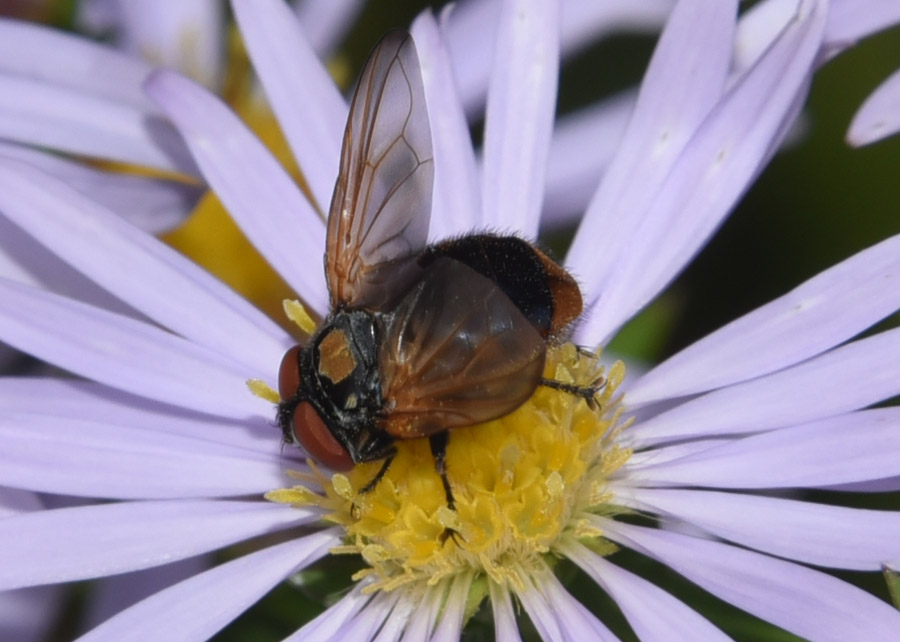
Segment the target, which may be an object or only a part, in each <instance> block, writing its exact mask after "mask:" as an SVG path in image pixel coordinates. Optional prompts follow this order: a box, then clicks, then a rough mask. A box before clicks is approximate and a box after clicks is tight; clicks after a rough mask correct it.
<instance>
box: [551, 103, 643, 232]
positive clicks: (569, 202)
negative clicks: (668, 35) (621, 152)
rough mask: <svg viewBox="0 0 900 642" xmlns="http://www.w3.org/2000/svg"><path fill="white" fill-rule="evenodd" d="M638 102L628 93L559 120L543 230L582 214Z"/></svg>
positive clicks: (553, 148) (567, 222)
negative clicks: (635, 102) (635, 103)
mask: <svg viewBox="0 0 900 642" xmlns="http://www.w3.org/2000/svg"><path fill="white" fill-rule="evenodd" d="M634 101H635V95H634V94H633V93H632V92H626V93H624V94H621V95H618V96H614V97H613V98H610V99H607V100H603V101H600V102H598V103H596V104H593V105H590V106H588V107H585V108H584V109H582V110H580V111H577V112H574V113H572V114H567V115H565V116H563V117H562V118H560V119H559V120H557V121H556V129H555V130H554V132H553V138H552V139H551V140H550V152H549V154H548V156H547V179H546V184H545V187H544V207H543V212H542V214H541V225H542V226H548V227H549V226H554V225H566V224H569V223H575V222H576V221H577V220H578V219H580V218H581V215H582V214H584V211H585V209H586V208H587V206H588V203H590V201H591V197H592V196H593V195H594V192H596V191H597V185H599V184H600V177H601V176H602V175H603V172H604V171H606V168H607V166H608V165H609V163H610V161H611V160H612V158H613V155H614V154H615V151H616V148H617V147H618V145H619V143H620V141H621V140H622V136H623V134H624V132H625V129H626V127H627V125H628V120H629V119H630V118H631V113H632V111H633V110H634Z"/></svg>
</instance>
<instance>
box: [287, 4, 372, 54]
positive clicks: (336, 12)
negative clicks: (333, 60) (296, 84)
mask: <svg viewBox="0 0 900 642" xmlns="http://www.w3.org/2000/svg"><path fill="white" fill-rule="evenodd" d="M296 5H297V7H296V12H297V19H298V20H299V21H300V25H301V26H302V27H303V31H304V32H305V33H306V35H307V37H308V38H309V42H310V44H311V45H312V47H313V49H314V50H315V51H316V52H317V53H318V54H319V56H321V57H327V56H330V55H331V54H332V52H333V51H334V50H335V49H336V48H337V46H338V45H339V44H340V43H341V41H342V40H343V39H344V36H346V35H347V32H348V31H349V30H350V27H351V26H352V25H353V22H354V21H355V19H356V17H357V15H359V13H360V11H362V8H363V5H364V3H363V2H362V0H330V1H329V2H316V0H300V2H297V3H296Z"/></svg>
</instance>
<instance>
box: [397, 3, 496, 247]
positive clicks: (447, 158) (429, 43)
mask: <svg viewBox="0 0 900 642" xmlns="http://www.w3.org/2000/svg"><path fill="white" fill-rule="evenodd" d="M411 32H412V35H413V39H414V40H415V42H416V50H417V52H418V54H419V64H420V66H421V68H422V83H423V86H424V89H425V100H426V103H427V104H428V120H429V122H430V123H431V137H432V146H433V151H434V164H435V167H437V168H438V169H437V170H436V171H435V174H434V197H433V198H432V200H431V203H432V207H431V223H430V225H429V228H428V236H429V238H430V239H431V240H432V241H437V240H441V239H445V238H448V237H451V236H456V235H459V234H464V233H466V232H470V231H471V230H473V229H476V228H477V227H478V224H479V222H480V221H481V216H480V209H479V208H480V207H481V197H480V194H479V184H478V180H479V179H478V167H477V163H476V161H475V151H474V149H473V147H472V138H471V136H470V134H469V125H468V123H467V122H466V115H465V114H464V113H463V111H462V106H461V104H460V101H459V97H458V96H457V93H456V82H455V80H454V78H453V70H452V69H451V68H450V61H449V58H448V54H447V50H446V46H445V43H444V41H443V38H442V37H441V33H440V30H439V28H438V25H437V23H436V22H435V19H434V16H433V15H432V13H431V12H430V11H424V12H422V13H421V14H419V16H418V17H417V18H416V19H415V20H414V21H413V24H412V29H411Z"/></svg>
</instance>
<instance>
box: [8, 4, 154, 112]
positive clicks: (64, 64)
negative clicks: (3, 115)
mask: <svg viewBox="0 0 900 642" xmlns="http://www.w3.org/2000/svg"><path fill="white" fill-rule="evenodd" d="M152 69H153V68H152V66H151V65H150V64H148V63H147V62H144V61H142V60H140V59H138V58H135V57H133V56H129V55H127V54H124V53H122V52H120V51H116V50H115V49H113V48H111V47H107V46H104V45H100V44H97V43H96V42H93V41H91V40H88V39H87V38H83V37H80V36H76V35H73V34H69V33H64V32H62V31H58V30H56V29H51V28H49V27H44V26H42V25H36V24H32V23H28V22H19V21H16V20H9V19H7V18H0V72H2V74H8V75H10V76H20V77H27V78H31V79H33V80H34V81H36V82H41V83H47V84H48V85H54V86H58V87H60V88H68V89H72V90H75V91H76V92H77V93H83V94H86V95H90V96H95V97H97V98H105V99H109V101H110V102H111V103H119V104H121V105H123V106H124V105H129V106H131V107H133V108H135V109H137V110H139V111H141V112H143V113H145V114H159V110H158V109H157V108H156V107H155V106H154V105H153V103H151V102H150V101H149V100H147V97H146V96H145V95H144V92H143V90H142V89H141V84H142V83H143V82H144V80H145V78H146V77H147V74H149V73H150V71H152Z"/></svg>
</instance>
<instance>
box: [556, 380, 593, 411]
mask: <svg viewBox="0 0 900 642" xmlns="http://www.w3.org/2000/svg"><path fill="white" fill-rule="evenodd" d="M605 384H606V381H605V380H604V379H603V377H601V378H599V379H597V380H596V381H594V382H593V383H591V385H589V386H578V385H575V384H574V383H566V382H564V381H557V380H556V379H544V378H543V377H541V380H540V385H542V386H545V387H547V388H553V389H554V390H561V391H562V392H567V393H569V394H570V395H575V396H576V397H581V398H582V399H584V400H585V402H586V403H587V405H588V407H589V408H590V409H591V410H596V409H597V406H598V404H597V393H598V392H599V391H600V389H601V388H603V386H604V385H605Z"/></svg>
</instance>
